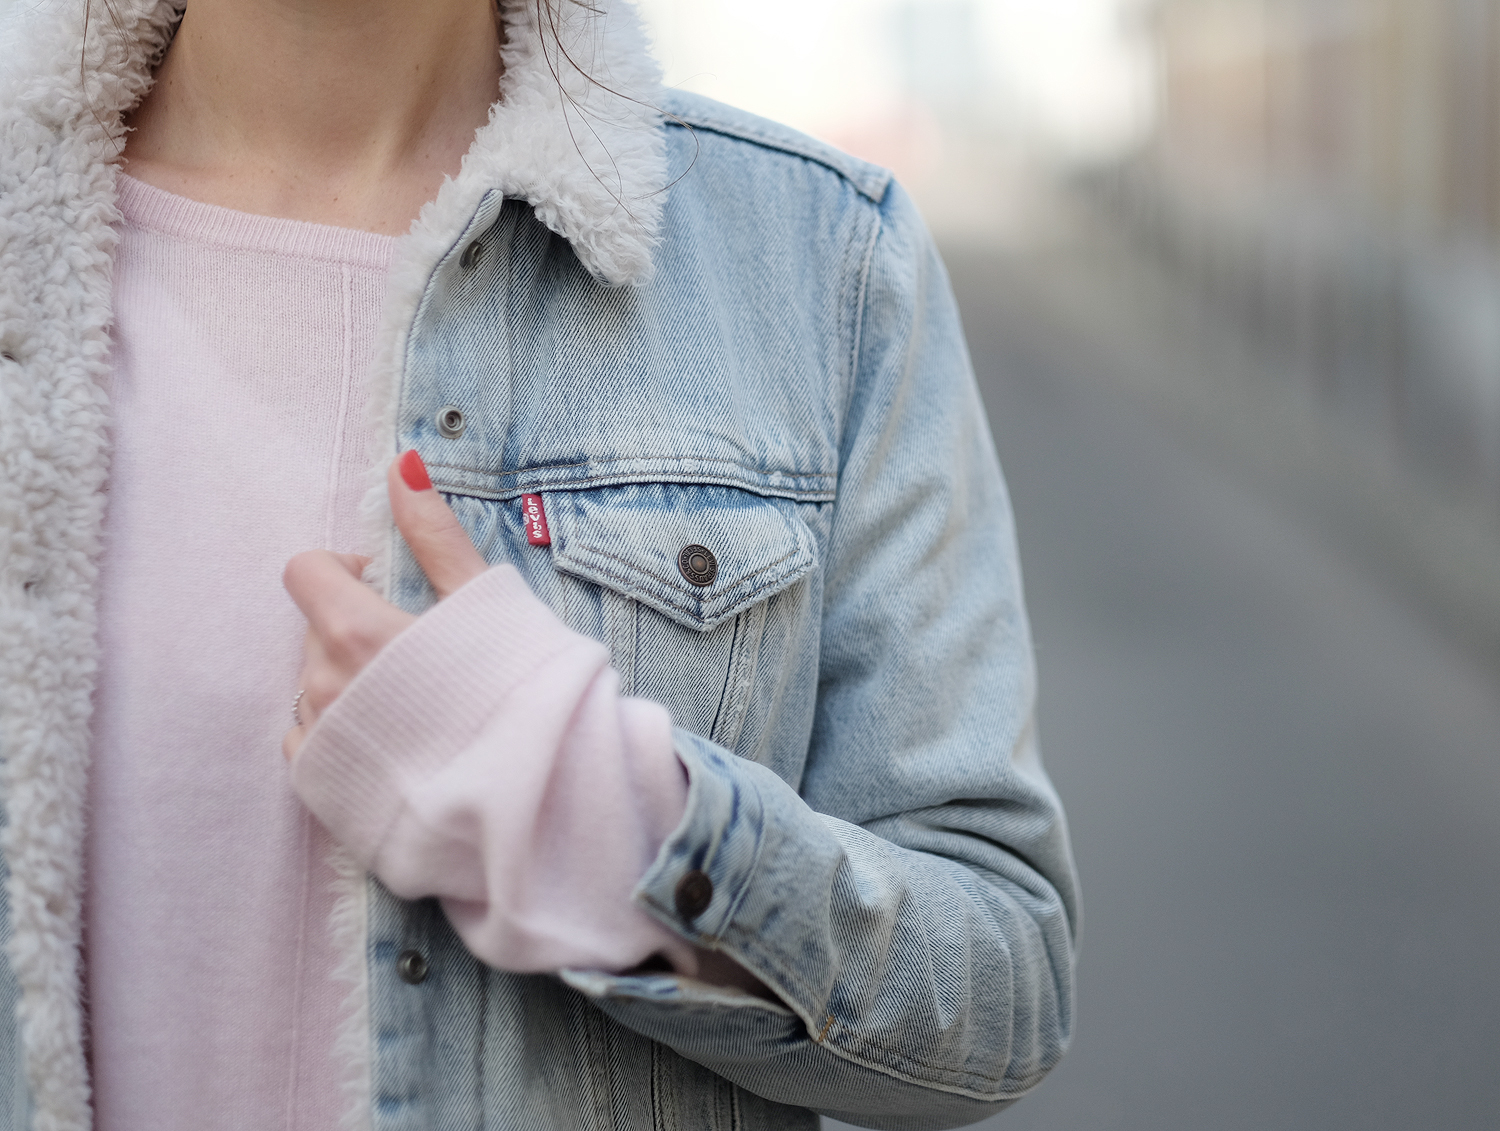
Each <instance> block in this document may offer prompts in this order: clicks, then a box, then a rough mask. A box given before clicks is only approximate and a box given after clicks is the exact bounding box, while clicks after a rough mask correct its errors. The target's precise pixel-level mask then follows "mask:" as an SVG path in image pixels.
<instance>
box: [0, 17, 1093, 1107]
mask: <svg viewBox="0 0 1500 1131" xmlns="http://www.w3.org/2000/svg"><path fill="white" fill-rule="evenodd" d="M6 51H7V55H6V66H5V73H4V76H3V78H0V84H3V86H0V91H3V99H0V107H3V109H0V114H3V118H0V354H3V360H0V406H3V407H0V459H3V460H4V468H5V474H4V476H3V480H0V532H3V534H0V537H3V559H0V571H3V589H0V602H3V604H0V608H3V614H0V656H3V661H0V753H3V756H4V759H5V768H4V779H3V780H4V788H5V803H6V817H7V826H6V829H5V839H4V850H5V851H4V858H5V863H6V866H7V868H8V877H7V884H6V892H7V901H6V902H7V910H6V919H5V924H6V928H5V929H6V934H7V938H8V943H7V947H6V955H7V958H8V962H7V963H6V964H5V965H4V970H3V971H0V987H3V994H0V996H4V997H5V999H6V1001H7V1002H9V1003H11V1004H13V1005H14V1007H15V1008H14V1011H13V1012H14V1015H15V1017H16V1024H15V1025H14V1026H13V1027H12V1026H9V1025H3V1026H0V1095H3V1099H0V1104H3V1105H4V1110H5V1111H6V1112H7V1113H9V1114H10V1121H9V1123H7V1124H6V1125H7V1126H16V1127H20V1126H28V1125H29V1126H34V1127H38V1128H83V1127H87V1126H89V1125H90V1123H91V1121H94V1122H97V1124H98V1125H99V1126H100V1127H102V1128H106V1129H116V1128H135V1127H148V1126H149V1127H152V1128H153V1129H155V1128H171V1127H190V1126H191V1127H202V1126H224V1127H241V1126H244V1127H249V1126H256V1127H259V1126H268V1125H277V1126H286V1127H289V1128H304V1127H306V1128H312V1127H319V1128H326V1127H330V1126H333V1125H334V1123H335V1122H336V1121H337V1120H338V1119H339V1118H341V1117H342V1118H346V1119H348V1120H350V1121H351V1123H352V1125H356V1126H365V1127H371V1128H376V1129H380V1131H385V1129H395V1128H406V1127H419V1126H420V1127H434V1128H444V1129H446V1128H457V1127H478V1126H493V1127H523V1126H524V1127H557V1128H575V1127H579V1126H585V1127H592V1126H599V1127H670V1126H680V1127H693V1128H699V1127H705V1128H718V1127H723V1128H729V1127H743V1128H787V1127H811V1126H813V1125H814V1123H815V1116H814V1115H813V1112H816V1111H821V1112H826V1113H829V1114H832V1115H835V1116H837V1117H839V1118H842V1119H845V1120H847V1121H852V1122H857V1123H862V1124H865V1125H868V1126H874V1127H937V1126H950V1125H956V1124H961V1123H964V1122H969V1121H973V1120H977V1119H980V1118H982V1117H984V1116H985V1115H987V1114H989V1113H991V1112H993V1111H995V1110H998V1109H999V1108H1001V1107H1003V1106H1004V1105H1006V1104H1007V1103H1009V1102H1011V1101H1013V1100H1014V1099H1015V1098H1016V1097H1018V1096H1019V1095H1021V1094H1023V1093H1024V1092H1026V1091H1027V1090H1028V1089H1030V1088H1031V1087H1033V1086H1035V1084H1036V1083H1037V1082H1038V1081H1039V1080H1040V1079H1041V1077H1042V1076H1043V1075H1044V1074H1045V1073H1046V1072H1047V1071H1048V1069H1050V1068H1051V1066H1052V1065H1053V1064H1054V1063H1056V1061H1057V1059H1058V1058H1059V1057H1060V1055H1061V1054H1062V1052H1063V1050H1064V1048H1065V1047H1066V1044H1067V1041H1068V1037H1069V1032H1070V1027H1071V1015H1072V947H1073V938H1074V933H1075V930H1076V903H1075V896H1074V887H1075V885H1074V880H1073V872H1072V865H1071V860H1070V857H1069V852H1068V847H1067V838H1066V831H1065V827H1064V823H1063V818H1062V812H1061V809H1060V807H1059V805H1058V803H1057V800H1056V797H1055V795H1054V793H1053V791H1052V788H1051V786H1050V784H1049V783H1048V781H1047V778H1046V775H1045V773H1044V772H1043V770H1042V769H1041V765H1040V763H1039V761H1038V759H1037V754H1036V747H1035V735H1034V730H1033V725H1032V721H1031V720H1032V704H1033V696H1034V691H1033V675H1032V671H1033V669H1032V662H1031V652H1030V642H1029V637H1028V633H1027V628H1026V622H1025V615H1024V610H1023V608H1022V605H1021V597H1020V588H1019V576H1018V572H1017V568H1016V561H1015V553H1014V549H1013V545H1012V536H1011V529H1010V518H1009V512H1008V509H1007V504H1006V501H1005V497H1004V491H1003V488H1002V486H1001V482H1000V477H999V472H998V468H997V466H996V465H995V462H994V458H993V454H992V450H991V445H990V442H989V439H988V437H987V434H986V432H985V429H984V425H983V421H982V415H981V412H980V408H979V404H978V400H977V397H976V396H975V392H974V388H973V381H972V377H971V374H970V372H969V367H968V362H967V358H966V355H965V352H964V347H963V342H962V337H961V333H960V329H959V325H958V320H957V315H956V312H955V309H954V306H953V302H952V299H951V296H950V294H949V292H948V289H947V284H946V280H945V278H944V275H943V272H942V269H941V266H940V264H939V263H938V261H937V259H936V256H935V254H934V252H933V251H932V248H931V245H930V242H929V240H928V238H927V236H926V235H925V233H924V231H923V229H922V226H921V223H920V221H919V219H918V218H917V216H916V214H915V212H914V210H913V208H912V206H911V204H910V202H909V201H908V200H907V198H906V197H905V196H904V195H903V193H902V192H901V190H900V189H899V188H898V187H897V186H895V185H894V184H892V183H891V182H890V180H889V177H888V176H887V174H885V173H884V172H882V171H881V170H879V169H876V168H873V167H871V166H868V165H865V164H863V163H861V162H858V161H856V160H854V159H852V158H849V157H847V156H845V155H843V154H840V153H838V152H836V151H833V150H831V149H829V148H827V147H826V146H823V145H821V144H819V143H817V142H814V141H811V140H809V139H807V138H805V137H802V136H800V135H797V134H795V133H793V132H791V131H788V130H785V129H783V128H781V127H779V126H776V125H774V124H771V123H768V122H764V121H761V120H759V119H756V118H753V117H751V116H749V115H746V114H742V113H740V112H738V111H734V110H731V109H729V108H727V107H723V106H720V105H717V104H715V103H713V102H710V101H708V100H706V99H701V98H697V97H692V96H688V95H683V94H680V93H676V92H667V91H662V90H660V89H659V88H658V86H657V77H656V72H655V70H654V67H653V65H652V64H651V62H650V61H649V57H648V55H647V52H646V48H645V44H644V41H643V38H642V35H641V32H640V30H639V27H638V24H637V22H636V19H635V16H634V14H633V12H632V11H631V10H630V9H629V7H628V5H627V4H625V3H624V2H623V0H610V2H608V3H597V4H594V5H590V6H584V5H581V4H576V3H573V2H571V0H505V2H504V3H503V4H502V5H501V8H500V10H499V11H498V12H496V11H494V10H492V9H491V8H490V7H489V6H488V3H487V2H486V0H425V2H424V3H423V4H420V5H419V4H412V3H409V2H404V0H360V2H359V3H354V2H353V0H193V3H192V5H191V7H190V9H189V10H188V11H187V12H186V14H185V15H184V14H183V12H182V9H181V8H180V7H177V6H175V5H174V3H173V2H172V0H167V2H157V0H119V2H117V3H116V4H115V5H114V6H113V8H112V9H111V10H108V11H105V10H100V9H99V8H98V7H97V6H96V8H95V10H93V11H92V12H90V11H88V9H87V6H86V4H84V3H82V2H81V0H38V3H37V4H35V5H27V6H25V8H24V9H23V11H22V14H21V16H20V18H19V21H18V23H17V26H16V28H15V29H14V30H13V42H12V43H11V44H9V45H8V46H7V48H6ZM497 91H498V94H499V97H498V101H496V100H495V96H496V92H497ZM492 102H494V105H493V106H491V103H492ZM398 237H399V238H398ZM371 466H373V468H374V469H375V470H374V472H373V476H374V478H373V481H372V484H371V489H370V490H369V491H368V498H367V499H366V500H365V502H364V504H363V505H362V504H361V502H360V499H361V496H364V495H366V494H367V492H366V490H365V478H366V476H365V472H364V470H363V469H364V468H366V467H371ZM315 547H321V548H315ZM297 551H304V552H301V553H298V552H297ZM288 559H290V561H289V562H288ZM283 566H285V572H284V582H285V585H286V591H287V593H289V594H290V596H291V598H292V599H293V601H295V602H296V604H295V606H294V605H293V604H292V602H290V601H288V600H287V599H286V594H284V593H282V592H281V589H280V583H281V582H282V581H283V576H282V575H283ZM491 567H493V568H491ZM304 618H305V619H304ZM293 704H295V706H294V710H293V712H292V716H293V717H292V718H291V719H290V720H288V719H287V714H288V712H287V707H288V706H289V705H293ZM289 721H290V722H291V724H292V729H291V730H290V731H288V732H287V733H286V734H285V735H284V736H283V735H282V733H281V732H282V731H283V730H284V729H285V728H286V726H287V725H288V722H289ZM278 742H279V744H280V745H281V747H282V748H283V750H284V753H285V755H286V759H287V761H285V762H284V761H283V760H282V758H281V755H280V753H278V750H277V747H278ZM288 763H289V765H288Z"/></svg>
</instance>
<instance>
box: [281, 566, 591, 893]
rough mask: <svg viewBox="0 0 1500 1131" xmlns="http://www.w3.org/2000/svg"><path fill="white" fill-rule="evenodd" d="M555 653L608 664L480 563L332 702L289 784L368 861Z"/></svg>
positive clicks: (507, 575) (524, 591) (514, 578)
mask: <svg viewBox="0 0 1500 1131" xmlns="http://www.w3.org/2000/svg"><path fill="white" fill-rule="evenodd" d="M579 653H583V654H584V655H579ZM456 657H462V661H463V662H459V663H455V662H454V661H455V658H456ZM559 659H571V660H572V661H573V662H574V663H577V662H579V661H582V662H584V663H590V662H592V663H593V664H595V665H600V666H602V664H603V663H606V662H607V659H606V657H605V653H604V649H603V646H602V645H600V644H597V643H596V642H594V641H592V640H590V639H588V638H587V637H584V636H581V635H579V634H578V633H576V632H574V631H572V630H571V629H569V628H568V627H567V626H566V625H564V624H563V623H562V622H561V621H560V620H558V619H557V617H556V616H555V615H553V613H552V612H551V610H549V609H548V608H547V607H546V606H545V605H543V604H542V603H541V602H540V601H539V600H537V599H536V597H535V596H534V595H533V594H532V592H531V590H530V588H529V587H528V586H527V585H526V583H525V581H524V580H522V578H521V575H520V574H519V573H518V572H517V571H516V569H515V567H514V566H510V565H501V566H496V567H494V568H493V569H490V570H487V571H485V572H484V573H482V574H480V575H479V576H478V577H476V578H474V579H473V580H472V581H470V582H469V583H468V584H466V585H464V586H463V587H462V588H460V589H459V590H457V591H456V592H454V593H453V594H451V595H450V596H448V597H447V598H446V599H444V600H443V601H441V602H439V603H438V604H437V605H436V606H434V607H433V608H432V609H431V610H429V611H428V612H427V613H425V614H424V615H423V616H421V617H419V618H417V620H416V621H415V622H414V623H413V624H412V625H411V626H410V627H408V628H407V629H406V630H405V631H404V632H402V633H401V634H400V635H399V636H397V637H396V638H395V639H394V640H392V641H391V642H390V643H389V644H387V645H386V646H385V647H384V648H383V649H381V651H380V652H379V653H378V654H377V655H376V657H375V658H374V659H373V660H371V661H370V663H369V664H367V665H366V666H365V668H364V670H363V671H361V672H360V673H359V675H357V676H356V677H355V678H354V681H353V682H352V683H350V685H349V686H348V687H347V688H345V690H344V692H343V694H341V695H340V696H339V697H338V698H337V699H335V700H334V701H333V703H331V704H330V705H329V707H328V708H327V710H325V711H324V712H323V714H322V715H321V716H320V717H319V719H318V721H317V723H316V725H314V727H313V728H312V730H311V732H310V733H309V734H308V736H307V739H306V741H305V742H304V743H303V745H302V748H301V750H300V751H299V752H298V754H297V757H296V758H295V759H294V761H293V763H292V786H293V788H294V789H295V790H296V791H297V793H298V795H299V796H301V798H302V800H303V802H304V803H305V804H306V805H307V807H308V808H309V809H311V810H312V811H313V813H314V814H316V815H317V817H318V818H319V820H321V821H322V822H323V824H324V825H326V826H327V827H328V829H329V830H330V831H331V832H333V833H334V835H335V836H336V837H337V838H338V839H339V840H340V841H341V842H342V843H343V844H344V846H345V847H346V848H348V849H349V851H350V852H351V853H353V855H354V856H355V858H356V859H357V860H359V862H360V863H361V864H362V865H363V866H364V867H366V868H369V867H371V866H372V864H373V863H374V860H375V856H376V853H377V851H378V850H379V847H380V845H381V843H382V841H383V840H384V839H385V836H386V834H387V832H388V831H389V830H390V828H391V826H392V824H393V823H394V822H395V820H396V818H397V817H398V815H399V814H400V812H401V810H402V808H403V806H404V805H405V803H406V798H407V797H408V796H409V795H410V793H411V792H412V789H413V787H415V785H416V784H417V783H419V782H421V781H423V780H425V779H428V778H430V777H432V776H433V775H434V774H436V773H438V772H439V771H441V770H442V769H443V768H444V767H445V766H447V764H448V763H449V762H451V761H452V760H453V758H454V757H455V755H456V754H457V753H458V752H459V751H461V750H463V749H465V748H466V747H467V746H469V744H470V743H472V742H473V741H474V740H475V739H476V738H477V737H478V736H479V734H480V733H481V732H482V731H483V730H484V729H485V726H486V724H487V723H488V722H489V721H490V720H491V719H492V718H493V717H494V715H495V714H496V712H497V710H499V709H501V708H502V707H503V706H504V704H505V702H506V700H507V699H508V698H509V697H510V696H511V695H512V693H513V692H515V691H516V689H517V688H518V687H519V686H520V685H521V684H523V683H525V682H526V681H527V680H529V679H534V678H535V677H536V676H537V674H538V669H540V668H544V667H546V666H548V665H549V664H550V663H551V662H553V661H555V660H559Z"/></svg>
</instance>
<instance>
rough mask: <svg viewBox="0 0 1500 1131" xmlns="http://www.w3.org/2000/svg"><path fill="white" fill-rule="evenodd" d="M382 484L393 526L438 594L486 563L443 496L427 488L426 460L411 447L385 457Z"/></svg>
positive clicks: (442, 594) (474, 574)
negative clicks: (387, 465) (388, 458)
mask: <svg viewBox="0 0 1500 1131" xmlns="http://www.w3.org/2000/svg"><path fill="white" fill-rule="evenodd" d="M386 485H387V489H388V490H389V491H390V494H391V514H392V515H393V516H394V517H395V519H396V529H397V530H399V531H401V537H403V538H405V539H406V544H407V545H408V546H410V547H411V552H412V556H413V557H415V558H416V559H417V564H418V565H420V566H421V567H422V571H423V572H424V573H425V574H427V580H428V581H430V582H432V587H433V588H434V589H435V590H437V595H438V597H439V599H441V598H443V597H446V596H448V594H450V593H452V592H453V591H454V590H455V589H457V588H458V587H459V586H461V585H463V584H464V583H465V582H466V581H471V580H473V579H474V578H476V577H478V576H479V575H480V574H481V573H483V572H484V571H485V570H486V569H488V568H489V566H488V565H487V564H486V563H485V560H484V559H483V558H482V557H480V556H479V551H478V550H476V549H474V543H473V542H471V541H469V535H468V534H467V533H466V532H465V531H464V528H463V527H462V526H460V525H459V524H458V519H457V518H455V517H454V515H453V512H452V511H451V510H449V509H448V504H447V503H445V502H443V497H442V496H441V495H439V494H438V493H437V492H436V491H434V490H433V488H432V480H431V479H429V478H428V477H427V466H426V465H425V464H424V463H423V462H422V457H421V456H419V455H418V454H417V453H416V450H415V449H413V450H412V451H408V452H403V453H401V455H399V456H397V457H396V458H395V459H394V460H392V461H391V466H390V469H389V470H388V471H387V472H386Z"/></svg>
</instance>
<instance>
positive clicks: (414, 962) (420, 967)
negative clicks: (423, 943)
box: [396, 950, 427, 986]
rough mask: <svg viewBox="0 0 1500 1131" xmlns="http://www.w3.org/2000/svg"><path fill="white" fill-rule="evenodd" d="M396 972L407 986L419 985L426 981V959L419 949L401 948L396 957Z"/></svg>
mask: <svg viewBox="0 0 1500 1131" xmlns="http://www.w3.org/2000/svg"><path fill="white" fill-rule="evenodd" d="M396 973H397V974H399V975H401V980H402V981H403V982H405V983H406V984H407V985H408V986H420V985H421V984H422V983H423V982H425V981H427V959H426V958H424V957H423V955H422V952H421V951H420V950H403V951H402V952H401V957H400V958H398V959H396Z"/></svg>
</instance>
